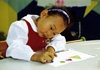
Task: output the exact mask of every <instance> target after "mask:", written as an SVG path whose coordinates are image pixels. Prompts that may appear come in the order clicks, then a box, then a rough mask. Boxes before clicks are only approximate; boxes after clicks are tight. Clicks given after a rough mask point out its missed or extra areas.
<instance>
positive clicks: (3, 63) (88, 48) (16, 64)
mask: <svg viewBox="0 0 100 70" xmlns="http://www.w3.org/2000/svg"><path fill="white" fill-rule="evenodd" d="M67 49H74V50H76V51H80V52H83V53H87V54H90V55H93V56H95V57H94V58H91V59H87V60H83V61H79V62H72V63H69V64H65V65H62V66H59V67H53V66H50V65H48V64H42V63H39V62H32V61H30V62H28V61H24V60H17V59H12V58H6V59H3V60H0V70H100V40H90V41H84V42H77V43H70V44H66V50H67Z"/></svg>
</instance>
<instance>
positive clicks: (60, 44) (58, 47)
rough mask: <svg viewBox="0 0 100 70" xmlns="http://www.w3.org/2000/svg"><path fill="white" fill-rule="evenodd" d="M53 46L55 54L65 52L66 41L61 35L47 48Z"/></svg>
mask: <svg viewBox="0 0 100 70" xmlns="http://www.w3.org/2000/svg"><path fill="white" fill-rule="evenodd" d="M48 46H52V47H53V48H54V49H55V52H58V51H62V50H65V46H66V39H65V37H64V36H62V35H61V34H58V35H56V36H55V37H54V38H53V39H52V41H51V42H50V43H49V44H48V45H47V46H46V48H47V47H48Z"/></svg>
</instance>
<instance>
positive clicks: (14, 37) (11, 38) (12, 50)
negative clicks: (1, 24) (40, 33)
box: [6, 21, 35, 61]
mask: <svg viewBox="0 0 100 70" xmlns="http://www.w3.org/2000/svg"><path fill="white" fill-rule="evenodd" d="M27 41H28V28H27V25H26V23H25V22H24V21H16V22H14V23H12V24H11V26H10V29H9V32H8V36H7V44H8V48H7V52H6V57H12V58H16V59H22V60H26V61H30V58H31V56H32V55H33V54H34V53H35V52H34V51H33V50H32V49H31V47H30V46H28V45H26V43H27Z"/></svg>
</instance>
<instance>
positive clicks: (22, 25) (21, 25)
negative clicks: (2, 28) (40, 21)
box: [10, 20, 27, 28]
mask: <svg viewBox="0 0 100 70" xmlns="http://www.w3.org/2000/svg"><path fill="white" fill-rule="evenodd" d="M10 27H15V28H16V27H17V28H27V25H26V23H25V21H23V20H18V21H15V22H13V23H12V24H11V26H10Z"/></svg>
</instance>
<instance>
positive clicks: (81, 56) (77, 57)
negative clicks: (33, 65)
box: [49, 49, 95, 67]
mask: <svg viewBox="0 0 100 70" xmlns="http://www.w3.org/2000/svg"><path fill="white" fill-rule="evenodd" d="M57 55H58V57H55V58H54V60H53V63H49V65H52V66H54V67H58V66H61V65H65V64H68V63H71V62H77V61H83V60H86V59H89V58H93V57H95V56H92V55H88V54H85V53H82V52H78V51H75V50H71V49H69V50H68V51H64V52H59V53H57ZM68 59H72V61H66V60H68Z"/></svg>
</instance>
